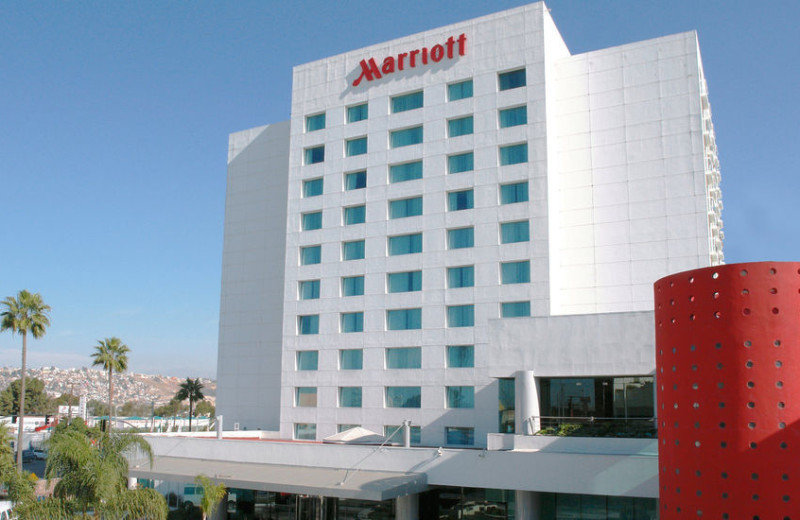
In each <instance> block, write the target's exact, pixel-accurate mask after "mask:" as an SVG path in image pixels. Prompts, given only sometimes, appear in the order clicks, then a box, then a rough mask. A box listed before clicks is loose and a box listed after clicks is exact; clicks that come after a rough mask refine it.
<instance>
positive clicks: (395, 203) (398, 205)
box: [389, 197, 422, 219]
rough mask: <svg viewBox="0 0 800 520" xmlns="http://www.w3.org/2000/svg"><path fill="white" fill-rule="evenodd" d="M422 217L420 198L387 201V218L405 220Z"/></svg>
mask: <svg viewBox="0 0 800 520" xmlns="http://www.w3.org/2000/svg"><path fill="white" fill-rule="evenodd" d="M418 215H422V197H411V198H409V199H400V200H391V201H389V218H390V219H394V218H406V217H416V216H418Z"/></svg>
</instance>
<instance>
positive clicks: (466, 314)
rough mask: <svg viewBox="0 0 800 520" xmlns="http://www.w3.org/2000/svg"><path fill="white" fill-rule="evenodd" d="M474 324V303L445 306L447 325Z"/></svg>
mask: <svg viewBox="0 0 800 520" xmlns="http://www.w3.org/2000/svg"><path fill="white" fill-rule="evenodd" d="M474 325H475V306H474V305H451V306H449V307H447V326H448V327H472V326H474Z"/></svg>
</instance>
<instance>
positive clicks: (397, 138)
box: [389, 126, 422, 148]
mask: <svg viewBox="0 0 800 520" xmlns="http://www.w3.org/2000/svg"><path fill="white" fill-rule="evenodd" d="M421 142H422V127H421V126H414V127H412V128H404V129H403V130H394V131H392V132H389V146H390V147H391V148H400V147H402V146H411V145H412V144H419V143H421Z"/></svg>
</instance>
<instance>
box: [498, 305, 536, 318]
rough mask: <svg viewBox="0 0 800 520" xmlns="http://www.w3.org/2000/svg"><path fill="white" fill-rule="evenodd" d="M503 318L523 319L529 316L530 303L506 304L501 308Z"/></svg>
mask: <svg viewBox="0 0 800 520" xmlns="http://www.w3.org/2000/svg"><path fill="white" fill-rule="evenodd" d="M500 308H501V311H500V316H502V317H503V318H524V317H528V316H530V315H531V302H507V303H503V304H502V305H501V306H500Z"/></svg>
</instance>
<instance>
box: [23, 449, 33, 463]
mask: <svg viewBox="0 0 800 520" xmlns="http://www.w3.org/2000/svg"><path fill="white" fill-rule="evenodd" d="M34 460H36V454H35V453H34V450H22V462H33V461H34Z"/></svg>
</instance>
